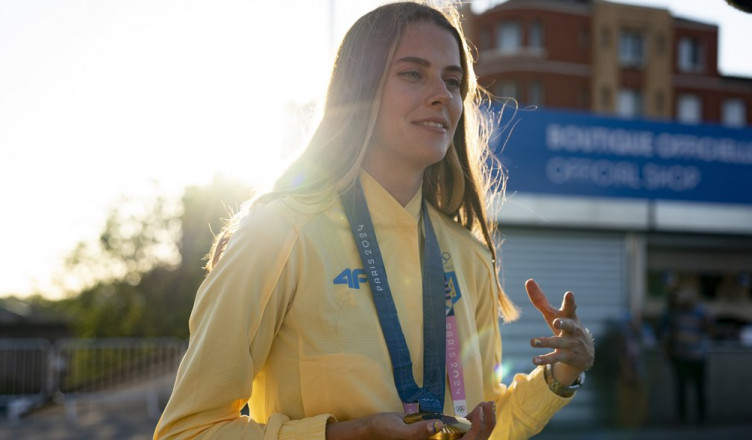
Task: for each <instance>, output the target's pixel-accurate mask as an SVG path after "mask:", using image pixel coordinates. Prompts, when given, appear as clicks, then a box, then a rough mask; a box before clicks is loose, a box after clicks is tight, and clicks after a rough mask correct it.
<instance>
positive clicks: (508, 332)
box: [500, 228, 629, 426]
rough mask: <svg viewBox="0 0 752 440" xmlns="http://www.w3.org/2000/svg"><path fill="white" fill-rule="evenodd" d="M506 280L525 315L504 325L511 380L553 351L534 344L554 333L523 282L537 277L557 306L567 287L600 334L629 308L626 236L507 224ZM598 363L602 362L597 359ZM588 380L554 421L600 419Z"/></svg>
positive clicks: (587, 321)
mask: <svg viewBox="0 0 752 440" xmlns="http://www.w3.org/2000/svg"><path fill="white" fill-rule="evenodd" d="M500 236H501V239H502V240H503V242H502V245H501V252H500V261H501V264H500V266H501V272H500V275H501V282H502V286H503V287H504V289H505V291H506V293H507V295H509V297H510V298H511V299H512V301H514V303H515V304H517V306H518V307H519V308H520V311H521V314H520V318H519V319H518V320H517V321H515V322H513V323H510V324H507V325H502V327H501V333H502V344H503V353H502V354H503V359H502V361H503V367H504V371H506V372H507V374H505V376H504V382H505V383H509V381H510V380H511V378H512V376H513V374H514V373H517V372H528V371H530V370H531V369H532V368H533V367H534V365H533V363H532V358H533V357H534V356H535V355H537V354H544V353H547V352H548V351H546V350H541V349H533V348H532V347H530V339H531V338H533V337H535V336H549V335H550V334H551V331H550V330H549V328H548V326H547V325H546V324H545V322H544V321H543V318H542V316H541V315H540V313H539V312H538V310H537V309H535V307H533V305H532V304H531V303H530V300H529V299H528V297H527V293H526V292H525V288H524V284H525V280H527V279H528V278H533V279H535V280H536V281H537V282H538V284H539V285H540V286H541V288H542V289H543V291H544V292H545V293H546V296H547V297H548V299H549V301H550V302H551V304H552V305H553V306H555V307H558V306H559V305H560V304H561V300H562V296H563V295H564V292H566V291H567V290H571V291H572V292H574V294H575V300H576V301H577V305H578V309H577V313H578V316H579V317H580V320H581V321H582V322H583V323H585V324H586V325H587V326H588V328H590V330H591V331H592V333H593V335H595V338H596V340H597V339H598V337H599V335H602V334H603V332H604V331H605V327H606V323H607V321H609V320H615V319H618V318H619V317H620V316H621V315H622V314H623V313H624V311H625V310H628V308H627V307H628V306H627V304H628V292H629V290H628V279H627V274H628V267H627V264H628V259H627V245H626V238H625V235H624V234H619V233H605V232H604V233H601V232H585V231H583V232H577V231H551V230H534V229H516V228H502V229H501V234H500ZM596 362H597V360H596ZM590 385H591V387H588V386H587V381H586V384H585V386H584V387H583V389H582V390H580V391H579V392H578V394H577V396H576V397H575V399H574V400H573V401H572V402H571V403H570V404H569V405H568V406H567V407H565V408H564V409H563V410H562V411H560V412H559V413H558V414H556V415H555V416H554V418H553V419H552V422H551V423H552V424H554V423H555V424H557V425H560V426H561V425H567V424H578V425H582V424H593V423H596V422H597V419H598V418H599V414H601V413H600V412H599V408H598V406H599V405H602V404H603V402H599V401H598V396H596V395H595V393H593V388H592V386H593V385H594V384H593V383H592V382H591V384H590Z"/></svg>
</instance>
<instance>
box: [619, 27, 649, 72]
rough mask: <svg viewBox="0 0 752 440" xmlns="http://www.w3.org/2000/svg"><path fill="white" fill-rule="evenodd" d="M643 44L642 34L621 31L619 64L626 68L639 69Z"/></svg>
mask: <svg viewBox="0 0 752 440" xmlns="http://www.w3.org/2000/svg"><path fill="white" fill-rule="evenodd" d="M644 46H645V43H644V39H643V37H642V34H641V33H639V32H636V31H628V30H625V31H622V32H621V34H619V62H620V63H621V65H622V66H626V67H641V66H642V64H643V60H644V55H645V54H644V50H645V47H644Z"/></svg>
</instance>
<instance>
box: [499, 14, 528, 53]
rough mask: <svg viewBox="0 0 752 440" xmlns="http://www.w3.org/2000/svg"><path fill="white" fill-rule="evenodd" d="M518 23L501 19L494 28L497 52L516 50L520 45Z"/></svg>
mask: <svg viewBox="0 0 752 440" xmlns="http://www.w3.org/2000/svg"><path fill="white" fill-rule="evenodd" d="M521 37H522V36H521V32H520V24H519V23H517V22H516V21H502V22H501V23H499V27H498V28H497V29H496V48H497V49H498V50H499V52H517V51H518V50H519V49H520V46H522V38H521Z"/></svg>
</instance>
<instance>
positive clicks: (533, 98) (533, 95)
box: [527, 81, 543, 106]
mask: <svg viewBox="0 0 752 440" xmlns="http://www.w3.org/2000/svg"><path fill="white" fill-rule="evenodd" d="M527 103H528V104H529V105H536V106H541V105H543V86H542V85H541V83H540V82H538V81H532V82H531V83H530V84H529V85H528V89H527Z"/></svg>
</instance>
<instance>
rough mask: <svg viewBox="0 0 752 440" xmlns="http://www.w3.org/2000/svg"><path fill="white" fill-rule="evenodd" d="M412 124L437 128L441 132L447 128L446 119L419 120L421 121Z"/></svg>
mask: <svg viewBox="0 0 752 440" xmlns="http://www.w3.org/2000/svg"><path fill="white" fill-rule="evenodd" d="M413 124H415V125H420V126H423V127H431V128H439V129H443V130H446V129H447V128H449V122H447V120H446V119H442V118H430V119H421V120H418V121H415V122H413Z"/></svg>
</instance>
